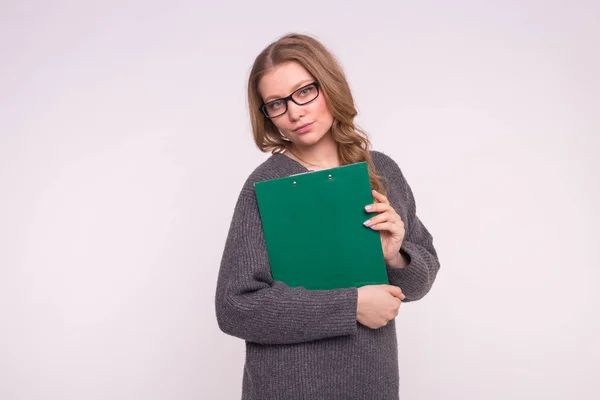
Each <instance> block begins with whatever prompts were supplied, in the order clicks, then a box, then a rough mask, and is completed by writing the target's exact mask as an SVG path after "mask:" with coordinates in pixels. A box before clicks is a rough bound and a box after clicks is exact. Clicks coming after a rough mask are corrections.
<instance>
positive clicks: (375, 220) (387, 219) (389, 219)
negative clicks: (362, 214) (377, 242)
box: [363, 212, 394, 226]
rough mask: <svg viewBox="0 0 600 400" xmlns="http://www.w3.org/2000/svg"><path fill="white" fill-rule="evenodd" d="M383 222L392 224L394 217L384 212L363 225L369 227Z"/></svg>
mask: <svg viewBox="0 0 600 400" xmlns="http://www.w3.org/2000/svg"><path fill="white" fill-rule="evenodd" d="M383 222H394V216H393V215H392V214H391V213H389V212H384V213H383V214H379V215H376V216H375V217H373V218H371V219H368V220H366V221H365V222H363V223H364V224H365V225H366V226H371V225H375V224H381V223H383Z"/></svg>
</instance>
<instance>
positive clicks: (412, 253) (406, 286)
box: [387, 166, 440, 302]
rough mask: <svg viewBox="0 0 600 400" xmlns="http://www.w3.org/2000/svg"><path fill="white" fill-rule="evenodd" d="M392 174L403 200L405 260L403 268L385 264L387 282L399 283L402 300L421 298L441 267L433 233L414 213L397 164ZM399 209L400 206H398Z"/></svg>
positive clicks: (412, 198)
mask: <svg viewBox="0 0 600 400" xmlns="http://www.w3.org/2000/svg"><path fill="white" fill-rule="evenodd" d="M396 168H397V170H396V171H395V174H394V175H395V178H398V179H399V182H400V188H401V191H402V193H401V196H402V197H403V200H404V201H406V205H407V207H406V209H407V215H406V219H407V221H406V223H405V228H406V232H405V236H404V241H403V242H402V247H401V248H400V252H401V253H403V255H404V256H405V257H406V258H407V260H408V265H407V266H406V267H404V268H389V267H388V268H387V272H388V278H389V280H390V284H392V285H395V286H399V287H400V288H401V289H402V293H404V295H405V296H406V299H405V300H404V301H405V302H408V301H415V300H419V299H421V298H423V296H425V295H426V294H427V293H428V292H429V290H430V289H431V287H432V285H433V282H434V280H435V278H436V275H437V272H438V270H439V268H440V262H439V260H438V255H437V252H436V250H435V248H434V246H433V237H432V236H431V234H430V233H429V231H428V230H427V228H426V227H425V225H423V223H422V222H421V220H420V219H419V217H418V216H417V213H416V203H415V198H414V195H413V192H412V190H411V188H410V186H409V185H408V182H407V181H406V179H405V178H404V176H403V174H402V172H401V171H400V168H399V167H397V166H396ZM397 209H399V207H397Z"/></svg>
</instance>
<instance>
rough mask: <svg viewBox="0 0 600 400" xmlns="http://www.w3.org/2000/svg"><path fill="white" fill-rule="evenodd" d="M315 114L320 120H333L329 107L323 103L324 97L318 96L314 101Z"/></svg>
mask: <svg viewBox="0 0 600 400" xmlns="http://www.w3.org/2000/svg"><path fill="white" fill-rule="evenodd" d="M315 103H316V104H315V112H316V113H318V115H319V117H320V119H322V120H333V115H332V114H331V111H329V107H327V102H326V101H325V97H323V96H319V97H318V98H317V99H316V100H315Z"/></svg>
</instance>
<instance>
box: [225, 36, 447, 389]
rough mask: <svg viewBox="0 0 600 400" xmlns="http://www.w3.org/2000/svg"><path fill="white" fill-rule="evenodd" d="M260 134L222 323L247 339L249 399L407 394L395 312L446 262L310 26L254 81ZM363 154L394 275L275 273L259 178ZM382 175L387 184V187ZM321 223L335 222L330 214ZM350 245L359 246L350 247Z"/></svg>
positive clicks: (231, 256) (240, 211) (280, 48)
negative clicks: (331, 279) (321, 283)
mask: <svg viewBox="0 0 600 400" xmlns="http://www.w3.org/2000/svg"><path fill="white" fill-rule="evenodd" d="M248 101H249V107H250V118H251V121H252V130H253V133H254V140H255V142H256V145H257V146H258V148H259V149H260V150H261V151H264V152H266V151H270V152H272V153H273V154H272V155H271V156H270V157H269V158H268V159H267V160H266V161H265V162H264V163H262V164H261V165H260V166H258V167H257V168H256V169H255V170H254V172H252V174H250V176H249V178H248V180H247V181H246V183H245V185H244V186H243V188H242V190H241V193H240V195H239V198H238V201H237V204H236V207H235V210H234V214H233V219H232V221H231V226H230V230H229V235H228V237H227V241H226V245H225V250H224V252H223V258H222V261H221V268H220V271H219V277H218V282H217V290H216V313H217V320H218V323H219V327H220V328H221V330H222V331H223V332H225V333H227V334H229V335H233V336H236V337H239V338H241V339H244V340H245V341H246V362H245V366H244V374H243V382H242V398H243V399H253V400H254V399H260V400H267V399H278V400H279V399H281V400H293V399H311V400H317V399H327V400H331V399H344V400H348V399H360V400H365V399H369V400H371V399H385V400H388V399H389V400H392V399H398V396H399V376H398V349H397V337H396V327H395V323H394V318H395V317H396V315H397V314H398V309H399V307H400V304H401V301H405V302H406V301H414V300H418V299H420V298H421V297H423V296H424V295H425V294H426V293H427V292H428V291H429V290H430V288H431V286H432V284H433V282H434V280H435V277H436V274H437V271H438V269H439V266H440V264H439V261H438V258H437V254H436V251H435V249H434V247H433V242H432V236H431V235H430V234H429V232H428V231H427V229H426V228H425V226H424V225H423V224H422V223H421V221H420V220H419V218H418V217H417V215H416V210H415V208H416V207H415V200H414V198H413V194H412V191H411V189H410V187H409V185H408V183H407V182H406V180H405V179H404V176H403V175H402V172H401V171H400V168H399V167H398V165H397V164H396V163H395V162H394V161H393V160H392V159H391V158H390V157H388V156H387V155H385V154H383V153H381V152H376V151H371V150H370V146H371V145H370V142H369V140H368V139H367V137H366V135H365V134H364V132H362V131H361V130H360V129H358V128H357V127H356V126H355V125H354V122H353V121H354V118H355V116H356V114H357V112H356V108H355V106H354V100H353V98H352V94H351V93H350V88H349V85H348V83H347V81H346V78H345V75H344V72H343V71H342V69H341V67H340V65H339V64H338V63H337V62H336V60H335V58H334V57H333V55H332V54H331V53H330V52H329V51H328V50H327V49H326V48H325V47H324V46H323V45H322V44H321V43H320V42H318V41H317V40H315V39H314V38H312V37H310V36H306V35H300V34H289V35H286V36H283V37H282V38H280V39H279V40H277V41H276V42H274V43H272V44H270V45H269V46H268V47H267V48H265V49H264V50H263V51H262V52H261V53H260V54H259V55H258V57H257V58H256V60H255V62H254V66H253V68H252V71H251V73H250V78H249V83H248ZM360 161H366V162H367V163H368V166H369V175H370V180H371V186H372V189H373V198H374V202H373V204H365V210H366V211H369V212H376V213H377V216H376V217H374V218H372V219H371V220H369V221H365V225H366V226H368V227H370V228H372V229H374V230H377V231H379V232H380V236H381V245H382V248H383V253H384V258H385V261H386V265H387V273H388V278H389V282H390V283H391V284H390V285H371V286H363V287H360V288H344V289H337V290H305V289H303V288H292V287H289V286H287V285H285V284H284V283H282V282H279V281H273V279H272V277H271V273H270V268H269V260H268V255H267V250H266V246H265V241H264V236H263V232H262V227H261V220H260V215H259V211H258V205H257V200H256V195H255V191H254V186H253V183H254V182H258V181H262V180H267V179H275V178H280V177H284V176H289V175H293V174H298V173H303V172H308V171H313V170H319V169H326V168H332V167H337V166H341V165H346V164H352V163H355V162H360ZM384 185H385V186H384ZM323 223H324V224H326V223H327V221H323ZM349 250H350V249H349Z"/></svg>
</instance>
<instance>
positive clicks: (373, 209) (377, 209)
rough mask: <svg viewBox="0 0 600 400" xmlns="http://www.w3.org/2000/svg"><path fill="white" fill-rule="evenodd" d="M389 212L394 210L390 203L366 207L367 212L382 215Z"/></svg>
mask: <svg viewBox="0 0 600 400" xmlns="http://www.w3.org/2000/svg"><path fill="white" fill-rule="evenodd" d="M389 210H393V208H392V206H391V205H389V204H388V203H373V204H369V205H367V206H365V211H367V212H376V213H380V212H384V211H389Z"/></svg>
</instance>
